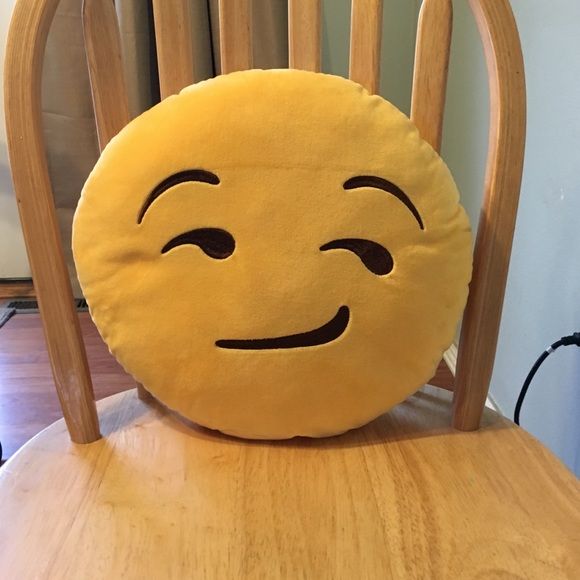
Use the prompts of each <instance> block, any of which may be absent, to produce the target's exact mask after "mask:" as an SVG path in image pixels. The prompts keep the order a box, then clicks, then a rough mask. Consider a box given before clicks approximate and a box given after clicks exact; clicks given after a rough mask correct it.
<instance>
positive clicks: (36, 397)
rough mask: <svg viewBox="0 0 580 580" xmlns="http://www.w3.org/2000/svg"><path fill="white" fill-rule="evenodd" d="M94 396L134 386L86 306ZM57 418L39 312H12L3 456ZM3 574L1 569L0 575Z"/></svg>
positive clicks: (1, 372)
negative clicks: (13, 313)
mask: <svg viewBox="0 0 580 580" xmlns="http://www.w3.org/2000/svg"><path fill="white" fill-rule="evenodd" d="M79 321H80V327H81V331H82V337H83V342H84V344H85V346H86V351H87V357H88V361H89V367H90V370H91V376H92V381H93V385H94V391H95V398H96V399H102V398H104V397H108V396H109V395H114V394H115V393H119V392H120V391H124V390H127V389H132V388H134V387H135V381H134V380H133V378H132V377H130V376H129V375H128V374H126V373H125V371H124V370H123V369H122V368H121V366H120V365H119V363H117V361H116V360H115V359H114V358H113V356H112V355H111V353H110V352H109V349H108V347H107V346H106V345H105V343H104V342H103V340H102V339H101V337H100V335H99V333H98V331H97V329H96V328H95V325H94V324H93V323H92V321H91V318H90V316H89V314H88V313H87V312H81V313H79ZM60 418H62V409H61V408H60V405H59V402H58V397H57V394H56V391H55V389H54V380H53V377H52V372H51V368H50V361H49V357H48V352H47V350H46V344H45V341H44V336H43V333H42V321H41V319H40V315H39V314H17V315H15V316H13V317H12V318H11V319H10V320H9V321H8V322H7V323H6V324H5V325H4V326H3V327H2V328H1V329H0V441H2V447H3V455H4V459H7V458H8V457H10V456H11V455H13V454H14V452H15V451H16V450H17V449H18V448H20V447H21V446H22V445H24V443H26V442H27V441H28V440H29V439H30V438H31V437H33V436H34V435H36V434H37V433H38V432H39V431H41V430H42V429H44V428H45V427H48V426H49V425H50V424H51V423H53V422H54V421H56V420H57V419H60ZM1 576H2V575H1V574H0V577H1Z"/></svg>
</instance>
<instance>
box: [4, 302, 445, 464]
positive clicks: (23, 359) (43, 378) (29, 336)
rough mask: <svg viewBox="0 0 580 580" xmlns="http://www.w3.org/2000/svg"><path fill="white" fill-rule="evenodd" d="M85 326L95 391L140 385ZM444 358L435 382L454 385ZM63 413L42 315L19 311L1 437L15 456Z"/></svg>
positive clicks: (10, 334)
mask: <svg viewBox="0 0 580 580" xmlns="http://www.w3.org/2000/svg"><path fill="white" fill-rule="evenodd" d="M80 320H81V328H82V331H83V336H84V339H85V344H86V347H87V353H88V358H89V365H90V367H91V373H92V376H93V384H94V389H95V397H96V398H97V399H102V398H104V397H108V396H109V395H113V394H115V393H118V392H120V391H124V390H127V389H131V388H134V387H135V381H134V380H133V379H132V378H131V377H130V376H129V375H127V374H126V373H125V372H124V371H123V369H122V368H121V367H120V366H119V364H118V363H117V362H116V361H115V359H114V358H113V357H112V356H111V354H110V353H109V351H108V349H107V347H106V346H105V344H104V343H103V341H102V340H101V338H100V336H99V334H98V332H97V329H96V328H95V326H94V324H93V323H92V321H91V319H90V317H89V315H88V314H86V313H81V314H80ZM452 382H453V376H452V375H451V373H450V372H449V370H448V369H447V367H446V366H445V364H444V363H441V365H440V366H439V369H438V371H437V375H436V376H435V377H434V379H433V380H432V381H431V384H435V385H438V386H443V387H445V388H451V385H452ZM61 417H62V413H61V410H60V406H59V403H58V398H57V396H56V391H55V389H54V384H53V380H52V374H51V370H50V364H49V361H48V354H47V352H46V347H45V344H44V337H43V334H42V326H41V321H40V316H39V315H38V314H18V315H16V316H13V317H12V318H11V319H10V320H9V321H8V322H7V323H6V324H5V325H4V326H3V327H2V328H1V329H0V441H1V442H2V447H3V448H4V450H3V457H4V459H7V458H8V457H10V456H11V455H12V454H13V453H14V452H15V451H16V450H17V449H18V448H19V447H20V446H21V445H23V444H24V443H25V442H26V441H27V440H28V439H30V438H31V437H33V436H34V435H36V433H38V432H39V431H40V430H42V429H44V428H45V427H47V426H48V425H50V424H51V423H53V422H54V421H56V420H57V419H59V418H61Z"/></svg>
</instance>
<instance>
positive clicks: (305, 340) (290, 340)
mask: <svg viewBox="0 0 580 580" xmlns="http://www.w3.org/2000/svg"><path fill="white" fill-rule="evenodd" d="M349 320H350V310H349V309H348V306H341V307H340V308H339V309H338V312H337V313H336V314H335V315H334V317H333V318H332V320H329V321H328V322H327V323H326V324H323V325H322V326H320V327H318V328H315V329H314V330H309V331H307V332H301V333H299V334H289V335H287V336H278V337H276V338H247V339H221V340H216V343H215V344H216V346H217V347H219V348H228V349H235V350H268V349H279V348H300V347H306V346H317V345H320V344H326V343H328V342H332V341H333V340H336V339H337V338H338V337H339V336H341V335H342V333H343V332H344V331H345V330H346V327H347V326H348V322H349Z"/></svg>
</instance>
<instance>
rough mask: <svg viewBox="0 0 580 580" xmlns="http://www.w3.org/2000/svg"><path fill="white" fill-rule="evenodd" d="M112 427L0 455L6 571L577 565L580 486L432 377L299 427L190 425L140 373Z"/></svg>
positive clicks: (53, 436)
mask: <svg viewBox="0 0 580 580" xmlns="http://www.w3.org/2000/svg"><path fill="white" fill-rule="evenodd" d="M99 414H100V417H101V425H102V431H103V435H104V438H103V439H101V440H100V441H97V442H95V443H92V444H90V445H75V444H72V443H70V441H69V439H68V434H67V432H66V428H65V425H64V423H63V421H58V422H56V423H54V424H53V425H51V426H50V427H48V428H47V429H46V430H44V431H43V432H42V433H40V434H39V435H37V436H36V437H35V438H34V439H32V440H31V441H30V442H29V443H28V444H27V445H25V446H24V447H23V448H22V450H21V451H20V452H18V453H17V454H16V455H15V456H14V457H13V458H12V459H11V460H10V461H8V463H7V464H6V465H5V466H4V467H3V468H2V469H0V522H1V523H0V569H1V570H2V577H4V578H19V579H21V578H59V579H61V578H71V579H79V578H82V579H83V580H86V579H89V578H108V579H116V578H140V579H141V578H154V579H162V578H192V577H196V578H219V579H228V578H249V577H251V578H292V579H294V578H313V579H314V578H315V579H320V578H333V579H334V578H345V579H354V578H461V579H466V578H475V577H477V578H486V579H487V578H498V577H504V576H503V575H502V574H505V575H506V577H510V578H512V577H514V578H515V577H517V578H520V577H525V578H541V579H542V580H545V579H547V578H550V579H556V578H577V577H578V571H579V570H580V545H579V544H580V537H579V536H580V486H579V484H578V481H577V480H576V479H575V478H574V476H573V475H572V474H571V473H570V472H569V471H568V470H567V469H566V468H565V467H564V466H563V465H562V464H561V463H560V462H559V461H558V460H557V459H555V458H554V457H553V456H552V455H551V454H550V453H549V452H548V451H547V450H546V449H544V447H542V445H540V444H539V443H538V442H537V441H536V440H535V439H533V438H532V437H531V436H530V435H529V434H527V433H526V432H525V431H523V430H522V429H519V428H517V427H516V426H515V425H514V424H512V423H511V422H510V421H507V420H505V419H503V418H501V417H500V416H499V415H497V414H496V413H493V412H492V411H490V410H486V413H485V417H484V422H483V427H482V429H481V430H480V431H477V432H471V433H465V432H458V431H454V430H453V429H451V428H450V427H449V425H450V415H451V404H450V393H448V392H446V391H442V390H439V389H434V388H432V387H425V389H423V390H422V391H420V392H419V393H417V394H416V395H414V396H412V397H411V398H410V399H408V400H407V401H406V402H405V403H403V404H401V405H399V406H398V407H396V408H395V409H394V410H392V411H391V412H390V413H388V414H386V415H384V416H383V417H381V418H379V419H377V420H375V421H374V422H373V423H371V424H369V425H367V426H366V427H364V428H361V429H358V430H355V431H351V432H349V433H346V434H344V435H342V436H339V437H335V438H330V439H323V440H307V439H295V440H291V441H286V442H252V441H242V440H237V439H234V438H231V437H227V436H224V435H221V434H219V433H215V432H212V431H209V430H206V429H203V428H200V427H197V426H194V425H186V424H184V422H183V421H181V420H179V419H178V418H177V417H175V416H174V415H173V414H172V413H171V412H169V411H167V410H165V409H164V408H162V407H161V406H160V405H159V404H158V403H144V402H143V401H141V400H139V399H138V398H137V395H136V392H135V391H134V390H133V391H128V392H125V393H121V394H119V395H115V396H112V397H109V398H108V399H104V400H103V401H101V402H100V403H99Z"/></svg>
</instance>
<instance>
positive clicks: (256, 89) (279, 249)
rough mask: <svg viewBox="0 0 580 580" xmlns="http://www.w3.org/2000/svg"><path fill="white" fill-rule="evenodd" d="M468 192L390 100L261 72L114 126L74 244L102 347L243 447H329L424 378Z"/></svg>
mask: <svg viewBox="0 0 580 580" xmlns="http://www.w3.org/2000/svg"><path fill="white" fill-rule="evenodd" d="M458 198H459V196H458V192H457V189H456V187H455V184H454V182H453V179H452V177H451V175H450V173H449V170H448V169H447V167H446V166H445V164H444V163H443V161H442V160H441V159H440V158H439V156H438V155H437V154H436V153H435V151H433V149H432V148H431V147H430V146H429V145H428V144H427V143H426V142H424V141H423V140H422V139H421V138H420V136H419V133H418V131H417V129H416V128H415V126H414V125H413V124H412V123H411V122H410V121H409V119H408V118H407V117H406V116H405V115H404V114H403V113H401V112H400V111H398V110H397V109H396V108H395V107H393V106H392V105H391V104H390V103H388V102H387V101H385V100H384V99H383V98H381V97H379V96H371V95H370V94H369V93H368V92H367V91H366V90H364V89H363V88H362V87H361V86H359V85H357V84H355V83H353V82H351V81H348V80H345V79H343V78H340V77H336V76H331V75H325V74H317V73H311V72H304V71H297V70H268V71H261V70H252V71H245V72H238V73H234V74H230V75H225V76H220V77H217V78H215V79H212V80H209V81H205V82H202V83H198V84H196V85H194V86H191V87H188V88H186V89H184V90H183V91H182V92H181V93H180V94H179V95H176V96H173V97H170V98H168V99H166V100H164V101H163V102H161V103H160V104H159V105H157V106H155V107H153V108H152V109H151V110H149V111H147V112H146V113H144V114H143V115H141V116H140V117H138V118H137V119H135V120H134V121H132V122H131V123H130V124H129V125H128V126H127V127H126V128H125V129H123V130H122V131H121V132H120V133H119V135H117V136H116V137H115V138H114V139H113V140H112V141H111V143H109V145H108V146H107V147H106V149H105V150H104V152H103V154H102V155H101V158H100V159H99V161H98V163H97V164H96V166H95V168H94V170H93V172H92V173H91V175H90V177H89V179H88V181H87V183H86V185H85V187H84V189H83V192H82V196H81V200H80V203H79V206H78V209H77V212H76V214H75V220H74V229H73V249H74V256H75V261H76V265H77V269H78V275H79V280H80V283H81V286H82V288H83V291H84V294H85V297H86V299H87V301H88V303H89V306H90V310H91V314H92V317H93V319H94V321H95V323H96V325H97V327H98V329H99V331H100V333H101V335H102V337H103V339H104V340H105V342H106V343H107V344H108V346H109V348H110V349H111V352H112V353H113V354H114V355H115V356H116V357H117V359H118V360H119V361H120V363H121V364H122V365H123V367H124V368H125V369H126V370H127V371H128V372H130V373H131V374H132V375H133V376H134V377H135V378H136V379H137V380H138V381H140V382H141V383H143V385H144V386H145V388H146V389H147V390H149V391H150V392H151V393H152V394H153V395H154V396H155V397H157V398H158V399H159V400H160V401H162V402H163V403H165V404H166V405H167V406H169V407H170V408H172V409H174V410H176V411H178V412H179V413H180V414H181V415H183V416H185V417H187V418H189V419H191V420H193V421H195V422H197V423H199V424H201V425H204V426H207V427H211V428H215V429H219V430H220V431H223V432H226V433H229V434H233V435H237V436H241V437H250V438H268V439H270V438H271V439H280V438H288V437H293V436H296V435H306V436H311V437H321V436H326V435H332V434H336V433H340V432H343V431H345V430H348V429H351V428H353V427H357V426H360V425H362V424H364V423H366V422H368V421H370V420H371V419H373V418H375V417H377V416H378V415H380V414H381V413H384V412H385V411H387V410H388V409H389V408H390V407H392V406H393V405H395V404H397V403H399V402H400V401H402V400H403V399H405V398H406V397H407V396H408V395H410V394H411V393H413V392H414V391H415V390H417V389H418V388H420V387H421V386H422V385H423V384H424V383H425V382H426V381H427V380H428V379H429V378H430V377H431V376H432V375H433V373H434V371H435V368H436V366H437V363H438V362H439V360H440V359H441V355H442V353H443V351H444V350H445V348H447V347H448V346H449V344H450V343H451V341H452V339H453V336H454V332H455V328H456V324H457V322H458V320H459V317H460V315H461V312H462V310H463V307H464V305H465V301H466V298H467V289H468V283H469V279H470V275H471V234H470V230H469V224H468V220H467V218H466V215H465V212H464V211H463V209H462V208H461V206H460V205H459V202H458Z"/></svg>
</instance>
